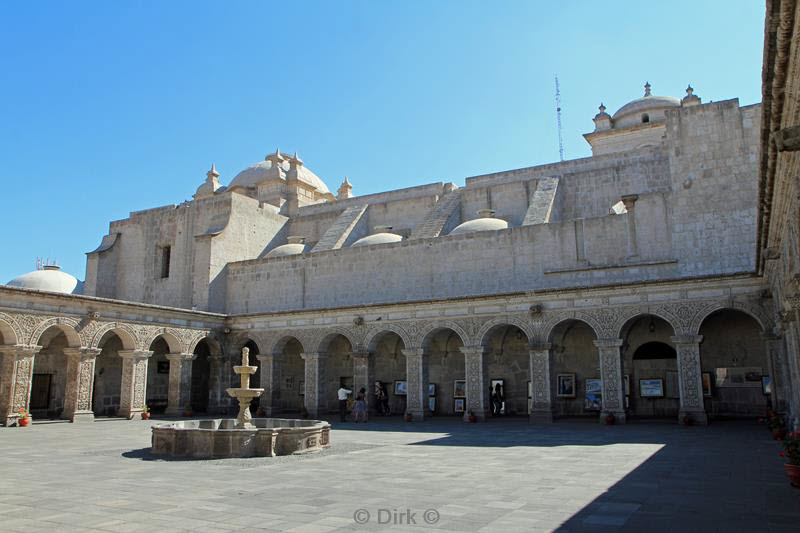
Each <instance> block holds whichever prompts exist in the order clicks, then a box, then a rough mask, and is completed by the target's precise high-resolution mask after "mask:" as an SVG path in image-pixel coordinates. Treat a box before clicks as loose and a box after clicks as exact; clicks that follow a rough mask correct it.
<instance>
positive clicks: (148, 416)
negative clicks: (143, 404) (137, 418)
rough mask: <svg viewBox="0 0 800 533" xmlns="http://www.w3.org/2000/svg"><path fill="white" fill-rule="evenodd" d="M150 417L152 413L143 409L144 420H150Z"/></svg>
mask: <svg viewBox="0 0 800 533" xmlns="http://www.w3.org/2000/svg"><path fill="white" fill-rule="evenodd" d="M149 419H150V413H146V412H144V411H142V420H149Z"/></svg>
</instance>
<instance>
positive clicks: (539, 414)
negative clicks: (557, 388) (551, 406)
mask: <svg viewBox="0 0 800 533" xmlns="http://www.w3.org/2000/svg"><path fill="white" fill-rule="evenodd" d="M528 421H529V422H530V423H532V424H552V423H553V413H552V412H551V411H532V412H531V414H530V415H528Z"/></svg>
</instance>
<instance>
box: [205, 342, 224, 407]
mask: <svg viewBox="0 0 800 533" xmlns="http://www.w3.org/2000/svg"><path fill="white" fill-rule="evenodd" d="M224 375H225V359H224V358H223V357H222V356H221V355H209V356H208V412H209V413H210V414H222V413H227V405H228V404H227V402H226V401H224V399H225V398H227V397H228V395H227V393H226V392H225V389H226V387H225V379H224V377H223V376H224Z"/></svg>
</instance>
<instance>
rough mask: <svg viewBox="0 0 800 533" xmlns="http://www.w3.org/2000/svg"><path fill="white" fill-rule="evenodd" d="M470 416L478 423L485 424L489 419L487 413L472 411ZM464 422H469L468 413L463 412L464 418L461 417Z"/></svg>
mask: <svg viewBox="0 0 800 533" xmlns="http://www.w3.org/2000/svg"><path fill="white" fill-rule="evenodd" d="M472 414H474V415H475V417H476V418H477V419H478V422H486V419H487V418H489V412H488V411H473V412H472ZM462 418H463V420H464V422H469V411H465V412H464V416H463V417H462Z"/></svg>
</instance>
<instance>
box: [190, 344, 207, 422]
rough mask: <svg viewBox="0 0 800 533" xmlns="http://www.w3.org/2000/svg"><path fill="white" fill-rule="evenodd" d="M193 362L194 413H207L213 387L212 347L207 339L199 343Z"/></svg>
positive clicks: (191, 397) (192, 401)
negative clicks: (211, 387)
mask: <svg viewBox="0 0 800 533" xmlns="http://www.w3.org/2000/svg"><path fill="white" fill-rule="evenodd" d="M193 353H194V355H195V358H194V360H192V363H191V364H192V393H191V396H190V399H191V404H192V412H193V413H207V412H208V401H209V393H210V385H211V361H210V358H211V347H210V346H209V344H208V341H206V339H203V340H201V341H200V342H198V343H197V346H196V347H195V349H194V352H193Z"/></svg>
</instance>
